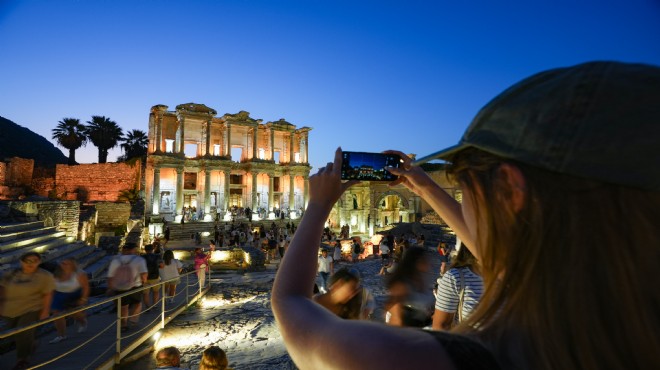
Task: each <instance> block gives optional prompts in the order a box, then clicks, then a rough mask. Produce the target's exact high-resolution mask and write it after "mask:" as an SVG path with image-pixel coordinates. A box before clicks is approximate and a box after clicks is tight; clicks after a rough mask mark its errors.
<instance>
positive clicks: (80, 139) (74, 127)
mask: <svg viewBox="0 0 660 370" xmlns="http://www.w3.org/2000/svg"><path fill="white" fill-rule="evenodd" d="M53 140H56V141H57V144H58V145H60V146H62V147H64V148H66V149H69V165H74V164H76V149H78V148H80V147H81V146H83V145H85V144H87V134H86V127H85V125H83V124H81V123H80V120H79V119H77V118H63V119H62V120H61V121H59V122H58V123H57V127H55V128H54V129H53Z"/></svg>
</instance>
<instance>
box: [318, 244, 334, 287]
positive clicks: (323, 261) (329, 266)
mask: <svg viewBox="0 0 660 370" xmlns="http://www.w3.org/2000/svg"><path fill="white" fill-rule="evenodd" d="M318 271H319V276H321V287H320V289H321V290H323V293H325V292H327V291H328V278H329V277H330V275H332V274H333V273H334V260H333V259H332V257H330V256H328V251H327V250H326V249H323V250H322V251H321V255H320V256H319V270H318Z"/></svg>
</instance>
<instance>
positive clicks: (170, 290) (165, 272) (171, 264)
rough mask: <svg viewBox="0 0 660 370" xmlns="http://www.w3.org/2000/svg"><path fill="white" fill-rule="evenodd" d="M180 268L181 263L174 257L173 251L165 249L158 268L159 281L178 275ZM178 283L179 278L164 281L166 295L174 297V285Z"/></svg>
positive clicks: (181, 266)
mask: <svg viewBox="0 0 660 370" xmlns="http://www.w3.org/2000/svg"><path fill="white" fill-rule="evenodd" d="M182 268H183V263H181V261H179V260H178V259H175V258H174V252H172V251H171V250H169V249H168V250H166V251H165V254H164V255H163V262H162V263H161V264H160V266H159V268H158V274H159V275H160V281H166V280H170V279H174V278H176V277H178V276H179V274H180V273H181V269H182ZM178 283H179V279H176V280H172V281H170V282H167V283H165V294H167V296H168V297H174V296H175V295H176V285H177V284H178Z"/></svg>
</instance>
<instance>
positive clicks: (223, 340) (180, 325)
mask: <svg viewBox="0 0 660 370" xmlns="http://www.w3.org/2000/svg"><path fill="white" fill-rule="evenodd" d="M430 252H431V253H430V255H431V258H432V266H433V267H432V270H431V271H432V273H430V274H428V279H429V282H430V285H431V286H433V282H434V281H435V279H436V278H437V272H438V271H439V267H440V261H439V256H438V254H437V253H434V252H435V251H434V250H430ZM278 262H279V260H276V261H275V263H274V264H271V265H269V266H268V269H267V270H266V271H264V272H253V273H245V274H243V275H241V274H238V273H231V274H215V275H214V278H213V279H212V280H213V285H212V288H211V291H209V293H208V294H207V295H206V297H205V299H204V300H203V302H202V303H201V304H199V305H198V306H197V307H196V308H191V309H190V310H188V312H184V313H182V314H181V315H179V316H178V317H177V318H176V319H175V320H173V321H172V322H171V323H170V324H168V325H167V326H166V328H165V329H164V331H163V333H162V336H161V338H160V340H159V342H158V343H157V347H158V348H162V347H165V346H170V345H172V346H176V347H177V348H179V350H180V351H181V352H182V367H184V368H189V369H193V370H195V369H197V368H198V364H199V361H200V359H201V354H202V352H203V351H204V349H206V348H207V347H208V346H211V345H217V346H220V347H221V348H223V349H224V350H225V352H226V353H227V357H228V358H229V366H230V367H231V368H233V369H235V370H244V369H257V370H266V369H268V370H270V369H282V370H288V369H296V367H295V365H294V364H293V362H292V361H291V358H290V357H289V355H288V354H287V351H286V348H285V346H284V342H283V341H282V337H281V335H280V334H279V332H278V329H277V327H276V325H275V319H274V318H273V313H272V311H271V309H270V290H271V287H272V285H273V281H274V279H275V272H276V267H277V263H278ZM347 265H350V266H351V267H355V268H356V269H358V270H359V271H360V272H361V273H362V277H363V284H364V286H366V287H367V288H369V289H370V290H371V292H372V294H373V295H374V298H375V300H376V309H375V311H374V314H373V318H372V320H374V321H378V322H384V311H383V303H384V302H385V300H386V291H385V288H384V280H383V276H379V275H378V272H379V270H380V266H381V263H380V258H378V259H373V258H369V259H367V260H365V261H362V262H359V263H356V264H351V263H346V262H341V263H339V266H338V267H337V266H336V267H335V270H337V269H338V268H340V267H342V266H347ZM220 279H221V280H222V282H221V283H220ZM153 357H154V353H151V354H149V355H148V356H144V357H143V358H141V359H139V360H137V361H136V362H133V363H130V364H126V365H124V366H122V367H121V368H122V369H128V370H138V369H153V368H155V362H154V361H153Z"/></svg>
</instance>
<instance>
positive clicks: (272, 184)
mask: <svg viewBox="0 0 660 370" xmlns="http://www.w3.org/2000/svg"><path fill="white" fill-rule="evenodd" d="M269 177H270V178H269V181H268V182H269V184H268V212H273V200H274V199H275V194H273V193H274V192H275V178H274V177H273V175H269ZM273 217H275V216H274V215H273Z"/></svg>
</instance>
